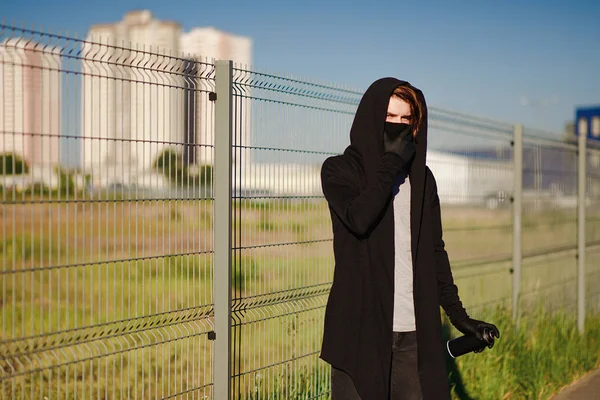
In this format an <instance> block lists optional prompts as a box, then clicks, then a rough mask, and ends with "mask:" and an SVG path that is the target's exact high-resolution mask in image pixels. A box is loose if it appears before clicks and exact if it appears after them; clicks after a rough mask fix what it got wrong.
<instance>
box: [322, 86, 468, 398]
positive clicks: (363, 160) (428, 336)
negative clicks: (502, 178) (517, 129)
mask: <svg viewBox="0 0 600 400" xmlns="http://www.w3.org/2000/svg"><path fill="white" fill-rule="evenodd" d="M400 85H410V84H409V83H408V82H404V81H400V80H397V79H395V78H383V79H380V80H377V81H375V82H374V83H373V84H372V85H371V86H370V87H369V88H368V89H367V91H366V92H365V94H364V95H363V97H362V99H361V101H360V104H359V106H358V109H357V111H356V115H355V117H354V122H353V124H352V128H351V131H350V146H348V147H347V148H346V150H345V151H344V154H342V155H339V156H335V157H330V158H328V159H327V160H325V162H324V163H323V166H322V169H321V180H322V186H323V193H324V194H325V198H326V199H327V201H328V204H329V208H330V211H331V219H332V226H333V234H334V235H333V236H334V240H333V249H334V256H335V271H334V278H333V285H332V287H331V291H330V295H329V299H328V302H327V308H326V311H325V326H324V335H323V345H322V350H321V358H322V359H323V360H325V361H327V362H328V363H330V364H331V365H333V366H334V367H336V368H338V369H340V370H342V371H344V372H346V373H347V374H348V375H350V377H351V378H352V380H353V382H354V385H355V386H356V389H357V391H358V393H359V394H360V395H361V397H362V399H363V400H370V399H373V400H387V399H388V396H389V382H390V376H389V375H390V369H391V354H392V353H391V352H392V320H393V306H394V213H393V206H392V199H393V197H392V189H393V186H394V183H395V182H396V179H397V176H398V174H399V173H401V170H402V168H403V162H402V160H401V159H400V157H398V156H396V155H395V154H385V155H384V152H383V132H384V123H385V118H386V113H387V107H388V102H389V98H390V96H391V95H392V93H393V91H394V89H395V88H396V87H398V86H400ZM416 91H417V94H418V96H419V97H420V100H421V102H422V104H423V109H424V113H423V114H424V115H423V122H422V124H421V127H420V129H419V132H418V134H417V136H416V141H415V142H416V143H415V147H416V155H415V158H414V160H413V162H412V164H411V167H410V172H409V175H410V183H411V210H410V216H411V240H412V255H413V271H414V279H413V286H414V292H413V294H414V303H415V319H416V329H417V342H418V354H419V357H418V363H419V376H420V379H421V387H422V391H423V396H424V398H425V399H426V400H428V399H435V400H439V399H450V394H449V386H448V378H447V372H446V367H445V360H444V351H445V348H444V343H443V342H442V332H441V318H440V309H439V307H440V306H442V307H443V308H444V310H445V311H446V313H447V314H448V316H449V318H450V320H451V321H458V320H461V319H463V318H466V317H467V314H466V312H465V310H464V308H463V306H462V304H461V302H460V299H459V297H458V290H457V288H456V286H455V285H454V281H453V278H452V273H451V270H450V263H449V261H448V255H447V253H446V251H445V247H444V241H443V240H442V227H441V218H440V203H439V198H438V195H437V187H436V184H435V179H434V177H433V175H432V173H431V171H430V170H429V168H427V167H426V165H425V156H426V150H427V111H426V105H425V99H424V98H423V94H422V93H421V91H419V90H418V89H416Z"/></svg>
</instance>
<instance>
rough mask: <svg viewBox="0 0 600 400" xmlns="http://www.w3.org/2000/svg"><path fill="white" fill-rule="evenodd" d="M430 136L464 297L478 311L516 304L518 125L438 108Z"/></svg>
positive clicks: (448, 242)
mask: <svg viewBox="0 0 600 400" xmlns="http://www.w3.org/2000/svg"><path fill="white" fill-rule="evenodd" d="M428 136H429V137H428V140H429V142H428V151H427V165H428V166H429V168H431V170H432V172H433V173H434V175H435V177H436V181H437V185H438V192H439V196H440V203H441V207H442V220H443V229H444V241H445V243H446V250H447V251H448V254H449V256H450V260H451V262H452V268H453V273H454V277H455V280H456V283H457V285H458V287H459V290H460V295H461V299H462V300H463V302H464V304H465V306H466V307H467V308H468V310H469V311H470V312H471V313H473V314H477V313H478V312H479V311H481V309H483V308H486V307H489V308H491V307H494V306H498V305H510V297H511V288H512V277H511V268H510V267H511V265H512V238H513V236H512V231H513V221H512V212H511V204H512V203H511V201H510V199H511V196H512V191H513V176H514V165H513V157H512V153H513V150H512V146H511V142H512V140H513V127H512V126H511V125H509V124H502V123H498V122H495V121H490V120H486V119H483V118H475V117H472V116H466V115H462V114H460V113H454V112H449V111H445V110H440V109H437V108H432V109H431V110H430V116H429V135H428Z"/></svg>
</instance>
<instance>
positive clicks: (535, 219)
mask: <svg viewBox="0 0 600 400" xmlns="http://www.w3.org/2000/svg"><path fill="white" fill-rule="evenodd" d="M577 168H578V166H577V146H576V145H575V144H573V143H567V142H565V141H564V140H561V139H560V138H556V137H552V136H551V135H550V134H548V133H547V132H539V131H536V130H533V129H529V128H525V131H524V145H523V226H522V237H523V258H524V259H523V275H522V286H521V291H522V295H521V302H522V306H523V310H524V311H527V312H535V309H536V308H537V307H544V308H545V309H547V310H558V309H562V310H565V311H568V312H573V311H575V310H576V305H577V236H578V235H577V228H578V214H577V204H578V203H577V171H578V170H577Z"/></svg>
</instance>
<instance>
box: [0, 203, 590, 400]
mask: <svg viewBox="0 0 600 400" xmlns="http://www.w3.org/2000/svg"><path fill="white" fill-rule="evenodd" d="M212 206H213V204H212V202H210V201H206V200H185V201H164V202H162V201H140V202H123V203H120V202H108V203H102V202H92V203H55V204H39V203H38V204H14V205H2V210H1V211H2V212H1V213H0V227H2V228H1V229H2V232H3V234H4V236H3V238H2V239H1V240H0V258H1V260H0V261H1V264H0V268H2V269H3V270H4V271H7V272H6V273H4V274H3V275H1V276H0V293H2V298H1V303H0V307H1V312H2V315H1V316H0V323H1V326H2V331H0V340H2V341H4V342H3V344H2V345H1V346H3V347H2V348H0V354H2V353H3V354H13V353H17V354H22V353H28V354H30V356H28V357H24V356H21V357H19V358H18V360H13V361H6V360H0V367H1V368H2V369H3V373H7V374H14V373H21V372H23V373H24V375H19V377H17V378H15V379H11V380H10V381H5V385H4V387H3V388H2V389H1V390H4V392H3V394H6V393H12V392H11V391H12V390H14V391H15V393H16V394H15V397H16V398H20V394H22V395H23V396H22V397H23V398H43V396H48V397H49V398H56V397H65V394H67V396H66V397H67V398H75V397H95V398H119V397H132V398H134V397H136V396H137V397H138V398H148V397H150V398H153V397H162V396H165V395H168V394H170V393H171V394H172V393H179V392H185V391H186V390H191V392H189V393H190V397H191V396H192V394H193V395H194V396H196V397H198V396H200V397H201V396H204V395H206V396H210V393H211V386H205V385H209V384H210V383H211V379H212V372H211V371H212V362H213V344H214V342H212V341H210V340H208V336H207V333H208V332H209V331H211V330H212V329H213V328H214V327H213V326H212V317H211V316H208V315H206V314H204V313H205V312H206V310H207V309H210V307H211V304H212V302H213V298H214V291H215V290H217V289H216V288H215V287H214V285H213V277H214V274H215V268H217V267H216V266H214V265H213V255H212V250H213V248H214V243H213V238H212V236H211V230H212V228H213V227H214V224H215V223H218V222H217V221H214V216H213V214H212ZM442 213H443V214H442V215H443V219H444V230H445V234H444V238H445V241H446V247H447V250H448V252H449V255H450V259H451V261H452V264H453V266H454V267H453V268H454V275H455V279H456V282H457V284H458V286H459V292H460V295H461V298H462V300H463V302H464V303H465V305H466V307H467V310H468V311H469V313H470V314H471V315H473V316H474V317H475V318H484V317H485V314H483V313H484V309H485V305H486V304H490V303H493V302H495V301H498V299H500V300H501V301H500V304H501V305H505V306H509V305H510V296H511V288H512V280H513V275H512V273H511V262H510V261H503V260H502V259H503V258H507V257H508V258H510V255H511V246H512V227H511V221H512V217H511V214H510V212H509V211H507V210H497V211H488V210H481V209H463V208H443V210H442ZM590 215H591V216H593V215H592V214H590ZM571 217H572V213H571V212H563V211H560V212H559V211H554V212H544V213H539V214H535V215H534V214H528V215H527V216H526V218H525V219H524V221H525V229H524V231H523V243H524V249H525V250H526V251H535V250H540V249H542V250H543V249H548V248H553V247H554V248H556V247H560V246H563V245H565V244H574V243H575V236H574V235H575V232H576V224H575V223H574V222H573V219H572V218H571ZM233 222H234V224H235V225H234V226H235V234H234V236H233V238H232V239H233V244H234V246H235V247H236V249H235V250H234V253H233V257H234V258H233V260H234V262H235V264H234V266H233V269H232V278H233V279H232V287H231V289H232V295H233V298H234V304H235V307H236V309H235V312H234V319H235V321H236V328H235V329H234V340H235V342H234V343H233V346H234V352H235V360H234V361H235V362H234V364H233V372H234V374H235V375H236V376H237V378H236V380H234V384H233V385H234V387H235V390H236V391H237V392H238V393H239V394H240V398H248V399H259V398H260V399H263V398H265V399H287V398H311V397H313V396H316V395H317V394H319V393H322V392H323V391H325V392H326V391H327V390H328V384H329V369H328V367H327V365H325V364H324V363H323V362H321V361H319V360H318V355H317V353H316V352H317V351H318V349H319V346H320V340H321V329H322V318H323V307H324V304H325V301H326V299H327V296H326V293H323V292H322V289H323V288H327V286H328V285H329V284H330V282H331V279H332V273H333V260H332V254H331V246H332V243H331V241H330V240H329V239H330V238H331V227H330V216H329V210H328V208H327V207H326V206H325V205H324V204H323V203H322V202H321V203H317V202H312V201H311V202H294V201H287V200H286V201H263V200H261V201H248V200H244V201H240V202H238V203H236V207H235V208H234V221H233ZM587 231H588V238H589V241H595V240H599V239H600V223H598V221H595V222H590V223H589V224H588V227H587ZM474 260H475V261H474ZM73 265H76V266H73ZM587 265H588V270H589V271H590V273H593V274H595V275H594V276H593V277H592V276H591V275H590V278H589V280H588V291H589V293H592V292H593V291H596V290H598V289H596V288H598V287H600V273H598V272H600V267H599V266H600V252H589V254H588V256H587ZM57 266H60V268H56V267H57ZM49 267H52V268H49ZM576 270H577V262H576V259H575V258H574V253H573V252H568V251H567V252H563V253H557V254H548V255H539V256H537V257H535V258H530V259H526V260H524V263H523V279H522V293H523V295H522V298H521V301H522V305H523V310H524V312H523V318H524V320H523V321H525V323H524V325H531V326H533V322H532V321H537V320H535V319H533V320H527V319H528V318H537V314H536V313H535V312H534V311H535V310H534V309H532V307H533V304H535V303H539V302H543V303H545V305H546V306H547V309H550V310H556V309H558V308H559V307H561V306H565V307H567V306H568V307H571V308H567V309H569V310H572V307H573V301H574V299H575V294H576V291H575V280H574V277H576ZM311 290H316V292H315V293H316V294H314V293H313V292H311ZM588 309H589V310H590V311H591V310H599V309H600V296H595V297H590V299H589V304H588ZM540 315H541V316H540V318H542V317H543V318H551V317H550V316H549V315H545V314H543V313H541V314H540ZM557 315H558V314H557ZM502 318H504V320H503V319H502ZM506 319H507V317H506V316H502V315H501V316H499V317H498V321H501V322H499V324H501V325H502V324H505V325H506V326H508V325H509V324H510V321H508V320H506ZM502 321H504V322H502ZM552 321H553V320H551V319H546V320H543V323H544V324H553V323H554V322H552ZM561 321H562V322H561V323H563V324H565V328H564V329H572V327H573V326H574V322H573V321H571V320H569V319H568V318H566V317H564V318H563V319H562V320H561ZM589 321H590V324H591V325H590V327H589V329H592V330H593V329H596V331H592V335H596V337H598V332H597V329H598V328H597V325H598V320H597V317H595V316H594V315H591V316H590V320H589ZM98 324H101V327H100V328H98V327H94V325H98ZM594 324H595V325H594ZM503 326H504V325H503ZM594 326H596V328H594ZM83 327H88V328H85V329H82V328H83ZM63 330H72V331H67V332H63V333H57V332H59V331H63ZM503 330H506V329H503ZM552 330H555V328H554V327H553V328H552ZM540 331H541V328H540ZM557 332H559V331H557ZM53 333H55V334H53ZM50 334H52V335H50ZM564 335H565V333H564V332H563V331H560V332H559V334H558V336H557V337H558V338H559V339H560V338H563V336H564ZM27 336H34V338H32V339H29V340H25V341H17V342H14V343H13V342H8V340H11V339H17V338H22V337H27ZM75 336H77V337H75ZM570 338H571V340H575V339H573V337H570ZM91 339H95V340H91ZM85 340H88V341H87V342H86V341H85ZM510 340H511V339H510V336H503V338H502V340H501V341H500V342H499V343H498V345H497V347H495V348H494V349H493V350H492V351H490V352H488V353H486V354H485V355H483V357H484V358H474V356H473V357H472V356H471V355H467V356H465V357H464V358H461V359H459V360H458V361H459V364H460V363H467V362H468V360H469V359H474V360H477V361H480V360H484V359H488V358H492V356H495V355H497V354H500V352H501V351H503V350H502V349H503V346H505V345H506V346H508V343H511V342H510ZM557 340H558V339H557ZM560 340H563V339H560ZM61 345H63V347H60V346H61ZM583 345H584V344H583V343H579V344H578V345H577V346H583ZM588 345H589V344H588ZM57 346H58V347H57ZM47 347H53V348H55V349H54V350H52V351H50V352H48V351H46V352H42V353H35V352H33V353H32V351H33V350H34V349H44V348H47ZM555 347H556V348H557V349H560V348H562V347H561V345H559V344H556V345H555ZM532 348H533V347H532ZM578 348H579V347H578ZM507 349H508V347H507ZM511 349H512V348H511ZM569 349H570V347H569ZM513 350H514V349H513ZM513 350H511V351H513ZM592 350H593V349H592ZM507 351H508V350H507ZM514 351H518V352H520V353H522V352H524V351H525V350H524V349H523V348H519V349H518V350H514ZM557 351H558V350H557ZM569 351H571V350H569ZM574 352H575V350H572V353H569V354H571V355H573V354H575V353H574ZM520 353H519V354H520ZM507 354H508V353H507ZM532 354H534V353H532ZM535 354H537V353H535ZM595 354H598V353H597V351H596V353H595ZM480 356H482V355H480ZM485 357H487V358H485ZM536 357H537V356H536ZM511 360H512V359H511V358H510V357H509V355H506V357H504V358H503V359H502V360H501V361H498V360H496V361H495V362H496V363H500V364H498V365H504V366H506V367H507V368H508V367H510V368H512V369H515V370H517V368H519V366H517V365H515V364H511V363H513V362H514V361H511ZM535 360H536V362H538V361H539V359H537V358H536V359H535ZM523 362H524V363H525V361H523ZM540 362H541V361H540ZM61 363H63V364H64V363H70V364H64V365H63V366H61V367H54V366H55V365H57V364H61ZM498 365H496V367H498ZM528 365H535V363H534V364H528ZM557 365H558V364H557ZM576 367H577V368H580V367H579V366H576ZM588 367H589V364H585V365H583V366H581V368H583V369H585V368H588ZM35 368H41V370H40V371H38V372H27V371H30V370H32V369H35ZM523 368H525V367H523ZM574 368H575V367H574ZM581 368H580V370H581V371H583V369H581ZM576 370H577V369H576ZM460 371H461V374H462V376H463V377H465V376H471V375H469V373H470V372H469V371H470V370H469V366H468V365H467V364H465V365H464V366H461V368H460ZM518 371H519V374H524V373H525V372H524V371H523V369H520V370H518ZM577 371H579V370H577ZM560 373H561V372H559V373H558V374H559V375H560ZM465 374H466V375H465ZM573 376H574V375H573ZM573 376H571V375H567V376H566V378H564V379H563V380H562V381H557V382H554V379H555V374H549V375H548V380H544V379H545V378H542V377H540V376H538V375H535V376H533V377H531V378H527V379H529V380H528V381H527V382H525V383H524V384H526V385H528V386H527V388H528V389H527V390H534V389H535V390H538V389H536V388H532V385H534V382H533V381H535V382H538V381H539V382H540V383H539V385H542V386H543V385H545V383H543V382H546V383H547V382H551V381H552V382H554V383H551V384H550V383H548V385H550V386H548V387H547V390H554V389H555V388H556V387H559V386H560V385H562V384H564V381H565V379H566V380H569V379H571V378H573ZM489 379H491V378H489ZM573 379H574V378H573ZM6 382H11V384H10V385H9V384H7V383H6ZM473 382H477V380H476V379H475V378H473V379H470V381H469V383H468V384H467V383H465V385H466V386H467V389H469V390H470V391H476V390H479V389H477V386H469V385H475V383H473ZM510 382H511V381H510V379H508V378H507V379H501V380H500V381H499V383H498V387H499V388H498V389H497V391H498V392H501V391H502V390H501V388H502V384H505V385H509V383H510ZM510 384H511V385H512V383H510ZM535 384H536V385H537V384H538V383H535ZM481 385H482V387H483V386H490V385H491V383H489V384H488V383H482V384H481ZM557 385H558V386H557ZM546 386H547V385H546ZM546 386H543V387H546ZM490 387H492V386H490ZM517 389H518V388H512V386H511V389H510V390H511V391H513V392H514V393H521V392H516V390H517ZM495 390H496V389H495ZM519 390H520V389H519ZM540 390H541V389H540ZM7 391H8V392H7ZM494 393H496V392H494ZM506 393H509V391H506V392H504V393H503V394H502V395H504V394H506ZM511 393H512V392H511ZM532 393H533V392H532ZM541 393H542V394H543V395H545V394H544V393H546V392H541ZM11 396H12V394H10V395H8V394H6V397H7V398H11ZM513 396H516V395H513ZM475 398H485V397H477V396H475ZM490 398H501V397H493V396H492V397H490ZM508 398H511V397H508ZM512 398H515V399H516V398H523V397H518V396H516V397H512ZM525 398H529V397H525ZM536 398H537V397H536Z"/></svg>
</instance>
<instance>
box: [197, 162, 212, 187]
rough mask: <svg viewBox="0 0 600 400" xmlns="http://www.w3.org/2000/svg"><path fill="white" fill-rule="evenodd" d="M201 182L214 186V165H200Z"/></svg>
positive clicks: (204, 184) (201, 183)
mask: <svg viewBox="0 0 600 400" xmlns="http://www.w3.org/2000/svg"><path fill="white" fill-rule="evenodd" d="M199 178H200V182H198V183H199V184H200V185H202V186H212V182H213V167H212V165H202V166H200V177H199Z"/></svg>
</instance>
